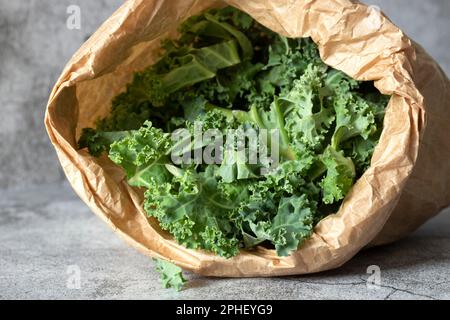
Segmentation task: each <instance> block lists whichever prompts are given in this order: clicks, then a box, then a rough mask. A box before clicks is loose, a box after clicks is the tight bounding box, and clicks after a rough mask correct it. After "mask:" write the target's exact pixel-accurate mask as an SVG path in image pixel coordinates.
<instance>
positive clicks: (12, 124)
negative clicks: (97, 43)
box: [0, 0, 450, 189]
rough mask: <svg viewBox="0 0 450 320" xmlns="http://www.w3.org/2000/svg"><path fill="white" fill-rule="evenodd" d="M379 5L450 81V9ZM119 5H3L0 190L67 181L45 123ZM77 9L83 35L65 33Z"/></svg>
mask: <svg viewBox="0 0 450 320" xmlns="http://www.w3.org/2000/svg"><path fill="white" fill-rule="evenodd" d="M365 2H366V3H368V4H374V5H378V6H379V7H380V8H381V9H382V10H383V11H384V12H386V14H387V15H388V16H390V17H391V19H392V20H393V21H394V22H395V23H397V24H398V25H399V26H400V27H401V28H402V29H404V30H405V31H406V32H407V33H408V34H409V35H410V36H411V37H412V38H413V39H416V40H417V41H418V42H419V43H421V44H423V46H424V47H425V48H426V49H427V50H428V51H429V52H430V53H431V54H432V55H433V56H434V57H435V58H436V59H437V60H438V61H439V62H440V63H441V65H442V67H443V68H444V70H445V71H446V72H447V73H448V74H450V55H449V54H448V51H449V49H450V47H449V46H450V33H449V32H448V30H449V29H450V19H449V17H450V1H448V0H428V1H423V0H395V1H392V0H366V1H365ZM121 3H122V1H121V0H101V1H90V0H20V1H10V0H0V106H1V110H2V116H1V117H0V189H2V188H20V187H23V186H28V185H30V184H39V183H46V182H60V181H62V180H63V179H64V177H63V175H62V173H61V169H60V167H59V165H58V163H57V160H56V156H55V154H54V152H52V147H51V146H50V144H49V143H48V138H47V136H46V133H45V130H44V126H43V117H44V109H45V104H46V101H47V97H48V94H49V92H50V90H51V87H52V85H53V84H54V83H55V81H56V79H57V77H58V75H59V73H60V71H61V70H62V68H63V66H64V64H65V63H66V62H67V60H68V59H69V58H70V56H71V55H72V54H73V53H74V52H75V51H76V49H77V48H78V47H79V46H80V45H81V44H82V43H83V41H84V40H85V39H86V38H87V37H88V36H89V35H90V34H91V33H92V32H94V31H95V30H96V29H97V27H98V26H99V25H100V24H101V23H102V22H103V21H104V20H105V19H106V18H107V17H108V16H109V15H110V14H111V13H112V12H113V11H114V10H115V9H116V8H117V7H119V5H120V4H121ZM70 5H78V6H79V7H80V10H81V29H80V30H69V29H68V28H67V27H66V21H67V18H68V14H67V12H66V11H67V7H68V6H70Z"/></svg>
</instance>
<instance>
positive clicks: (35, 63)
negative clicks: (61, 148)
mask: <svg viewBox="0 0 450 320" xmlns="http://www.w3.org/2000/svg"><path fill="white" fill-rule="evenodd" d="M122 2H123V1H121V0H101V1H91V0H62V1H60V0H19V1H10V0H0V106H1V107H0V110H1V112H2V116H1V117H0V189H1V188H20V187H23V186H28V185H30V184H38V183H45V182H59V181H62V180H63V179H64V177H63V174H62V173H61V169H60V166H59V164H58V162H57V159H56V155H55V153H54V151H53V148H52V147H51V145H50V143H49V140H48V137H47V134H46V132H45V130H44V110H45V105H46V103H47V98H48V95H49V94H50V91H51V88H52V86H53V84H54V83H55V82H56V80H57V78H58V76H59V74H60V72H61V71H62V69H63V67H64V65H65V63H66V62H67V61H68V60H69V58H70V57H71V56H72V55H73V53H74V52H75V51H76V50H77V49H78V48H79V47H80V45H81V44H82V43H83V42H84V41H85V39H86V38H87V37H89V35H90V34H92V33H93V32H94V31H95V30H96V29H97V28H98V26H100V24H101V23H102V22H103V21H104V20H106V19H107V18H108V17H109V16H110V15H111V13H112V12H114V10H115V9H116V8H118V7H119V5H120V4H121V3H122ZM69 5H78V6H79V7H80V9H81V29H79V30H77V29H73V30H69V29H68V28H67V27H66V20H67V18H68V14H67V13H66V10H67V7H68V6H69Z"/></svg>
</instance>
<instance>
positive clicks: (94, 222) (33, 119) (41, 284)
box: [0, 0, 450, 300]
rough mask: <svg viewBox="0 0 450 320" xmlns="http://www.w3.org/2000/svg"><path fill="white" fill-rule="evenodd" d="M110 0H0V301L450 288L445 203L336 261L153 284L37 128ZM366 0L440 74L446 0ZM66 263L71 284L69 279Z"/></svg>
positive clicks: (382, 293) (139, 258) (448, 25)
mask: <svg viewBox="0 0 450 320" xmlns="http://www.w3.org/2000/svg"><path fill="white" fill-rule="evenodd" d="M121 2H122V1H120V0H102V1H99V0H97V1H92V0H17V1H9V0H0V110H1V111H5V112H4V113H3V114H2V115H1V116H0V300H1V299H24V298H25V299H63V298H66V299H80V298H84V299H180V298H188V299H243V298H247V299H450V280H449V279H450V268H449V266H450V232H449V230H450V208H449V209H447V210H445V211H443V212H442V213H441V214H440V215H439V216H438V217H437V218H435V219H433V220H432V221H430V222H429V223H427V224H426V225H425V226H423V227H422V228H421V229H420V230H419V231H417V232H416V233H414V234H413V235H412V236H410V237H409V238H407V239H405V240H403V241H400V242H398V243H396V244H393V245H390V246H384V247H380V248H374V249H371V250H366V251H363V252H361V253H360V254H358V255H357V256H356V257H355V258H354V259H352V260H351V261H350V262H348V263H347V264H345V265H344V266H343V267H342V268H339V269H338V270H333V271H329V272H324V273H320V274H315V275H308V276H298V277H284V278H267V279H217V278H205V277H199V276H196V275H193V274H189V273H186V277H187V278H188V279H189V280H190V281H189V284H188V286H187V288H186V289H185V290H183V291H181V292H179V293H177V292H174V291H173V290H165V289H162V287H161V285H160V284H159V282H158V274H157V273H156V272H155V271H154V270H153V267H152V262H151V260H149V259H148V258H147V257H145V256H143V255H141V254H140V253H138V252H137V251H136V250H134V249H131V248H129V247H127V246H126V245H125V244H124V242H123V241H122V240H121V239H120V238H119V237H118V236H117V235H116V234H114V232H113V231H112V230H111V229H110V228H109V227H107V225H106V224H104V223H103V222H102V221H101V220H100V219H98V218H97V217H95V216H94V215H93V214H92V213H91V212H90V210H89V209H88V208H87V207H86V206H85V205H84V203H82V202H81V201H80V200H79V199H78V197H76V195H75V194H74V193H73V191H72V190H71V189H70V187H68V186H67V185H65V186H61V182H62V181H64V177H63V174H62V173H61V170H60V168H59V164H58V163H57V160H56V156H55V155H54V151H53V149H52V147H51V146H50V143H49V142H48V138H47V136H46V133H45V131H44V127H43V116H44V109H45V104H46V100H47V97H48V94H49V92H50V89H51V87H52V85H53V83H54V82H55V81H56V78H57V77H58V75H59V73H60V71H61V70H62V68H63V66H64V64H65V62H66V61H67V60H68V59H69V58H70V56H71V55H72V54H73V52H74V51H75V50H76V49H77V48H78V47H79V46H80V45H81V43H82V42H83V41H84V40H85V39H86V37H88V36H89V35H90V34H91V33H92V32H93V31H94V30H96V29H97V27H98V26H99V25H100V23H101V22H102V21H103V20H105V19H106V18H107V17H108V16H109V15H110V14H111V13H112V12H113V11H114V10H115V9H116V8H117V7H118V6H119V5H120V3H121ZM367 2H368V3H370V4H375V5H378V6H380V7H381V8H382V9H383V10H384V11H385V12H386V13H387V14H388V16H390V17H391V18H392V20H393V21H395V22H396V23H397V24H398V25H399V26H400V27H401V28H402V29H403V30H405V31H406V32H407V33H408V34H409V35H410V36H411V37H412V38H413V39H416V40H417V41H418V42H419V43H421V44H422V45H423V46H424V47H425V48H427V49H428V51H429V52H430V53H431V54H432V55H433V56H434V57H435V58H436V59H437V60H438V61H439V62H440V63H441V65H442V67H443V68H444V70H446V72H447V74H450V55H449V53H448V51H449V49H450V33H449V32H448V30H449V29H450V19H449V17H450V1H448V0H428V1H424V0H394V1H392V0H367ZM71 4H77V5H79V6H80V7H81V13H82V21H81V23H82V29H81V30H68V29H67V28H66V19H67V14H66V9H67V7H68V6H69V5H71ZM33 184H35V185H38V186H33ZM5 188H7V189H9V190H1V189H5ZM370 265H377V266H379V267H380V269H381V283H380V286H378V287H376V288H372V289H369V288H368V287H367V279H368V277H369V274H368V273H367V268H368V266H370ZM77 270H78V271H79V272H80V273H79V275H80V280H81V282H80V285H81V286H80V287H79V288H74V287H73V286H71V285H70V284H71V282H70V279H72V276H74V275H76V271H77Z"/></svg>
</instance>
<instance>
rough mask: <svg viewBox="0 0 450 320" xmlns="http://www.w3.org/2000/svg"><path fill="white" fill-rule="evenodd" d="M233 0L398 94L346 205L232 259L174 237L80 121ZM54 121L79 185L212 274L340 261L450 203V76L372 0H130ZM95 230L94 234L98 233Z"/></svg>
mask: <svg viewBox="0 0 450 320" xmlns="http://www.w3.org/2000/svg"><path fill="white" fill-rule="evenodd" d="M226 4H229V5H233V6H236V7H238V8H239V9H241V10H243V11H245V12H247V13H248V14H250V15H251V16H252V17H254V18H255V19H256V20H257V21H259V22H260V23H262V24H263V25H265V26H267V27H268V28H270V29H272V30H274V31H276V32H278V33H280V34H283V35H285V36H289V37H309V36H310V37H312V39H313V40H314V41H315V42H316V43H317V44H318V45H319V48H320V53H321V56H322V58H323V60H324V61H325V62H326V63H327V64H328V65H330V66H332V67H334V68H336V69H340V70H342V71H344V72H345V73H347V74H349V75H350V76H352V77H354V78H356V79H358V80H373V81H375V85H376V87H377V88H378V89H379V90H380V91H381V92H382V93H384V94H388V95H392V98H391V101H390V103H389V106H388V108H387V113H386V116H385V121H384V130H383V134H382V136H381V139H380V143H379V145H378V146H377V148H376V150H375V153H374V155H373V159H372V164H371V167H370V169H368V170H367V172H366V173H365V174H364V175H363V176H362V177H361V178H360V179H359V180H358V182H357V183H356V184H355V186H354V187H353V188H352V190H351V192H350V193H349V194H348V195H347V197H346V198H345V200H344V202H343V204H342V206H341V208H340V210H339V212H337V213H336V214H333V215H330V216H329V217H327V218H325V219H324V220H322V221H321V222H320V223H319V224H318V225H317V226H316V228H315V231H314V234H313V236H312V237H311V238H310V239H309V240H308V241H306V242H305V243H304V244H303V245H302V246H301V247H300V248H299V250H298V251H297V252H295V253H293V254H292V255H291V256H289V257H278V256H277V255H276V253H275V251H274V250H269V249H266V248H263V247H258V248H257V249H256V250H253V251H242V252H241V253H240V254H239V255H238V256H236V257H234V258H232V259H228V260H227V259H224V258H221V257H218V256H215V255H214V254H211V253H207V252H204V251H199V250H189V249H186V248H184V247H183V246H181V245H178V244H177V243H175V242H174V241H173V240H172V239H171V237H170V235H169V234H168V233H166V232H164V231H162V230H161V229H160V228H159V226H158V223H157V222H156V221H155V220H153V219H148V218H147V217H146V215H145V212H144V211H143V209H142V206H141V205H142V200H143V197H142V191H141V190H139V189H133V188H131V187H130V186H128V185H127V183H126V179H125V176H124V173H123V172H122V170H121V169H119V168H118V167H117V166H115V165H113V164H112V162H110V161H109V160H108V159H107V157H102V158H100V159H97V158H94V157H92V156H90V155H89V154H88V153H87V152H86V151H84V150H81V151H80V150H77V148H76V140H77V138H78V136H79V134H80V131H81V129H82V128H84V127H87V126H91V125H93V123H94V121H95V119H97V118H98V117H100V116H104V115H105V114H107V113H108V110H109V107H110V102H111V99H112V98H113V97H114V96H115V95H117V94H118V93H119V92H121V91H122V90H123V89H124V87H125V84H126V83H127V82H129V81H130V80H131V77H132V73H133V72H134V71H137V70H141V69H143V68H144V67H146V66H148V65H150V64H152V62H154V61H155V59H156V57H157V50H158V47H159V42H160V40H161V39H162V38H165V37H170V36H173V35H175V34H176V27H177V25H178V24H179V23H180V22H181V21H183V20H184V19H186V18H187V17H189V16H191V15H194V14H196V13H199V12H200V11H202V10H204V9H207V8H209V7H212V6H223V5H226ZM45 124H46V127H47V130H48V134H49V136H50V139H51V141H52V143H53V144H54V146H55V149H56V152H57V154H58V157H59V160H60V162H61V165H62V167H63V169H64V172H65V173H66V175H67V178H68V180H69V181H70V183H71V184H72V186H73V188H74V189H75V191H76V192H77V193H78V195H79V196H80V197H81V199H83V201H84V202H86V204H87V205H88V206H89V207H90V208H91V209H92V210H93V211H94V212H95V213H96V214H97V215H98V216H100V217H101V218H103V220H105V221H106V222H107V223H108V224H109V225H110V226H111V227H112V228H113V229H114V231H116V232H117V233H118V234H120V235H121V236H122V237H123V238H124V239H125V240H126V241H127V242H128V243H129V244H131V245H132V246H133V247H135V248H137V249H139V250H140V251H142V252H143V253H144V254H146V255H148V256H152V257H160V258H165V259H168V260H170V261H172V262H174V263H176V264H177V265H179V266H181V267H183V268H185V269H188V270H191V271H193V272H196V273H200V274H203V275H209V276H226V277H246V276H280V275H292V274H305V273H311V272H318V271H323V270H328V269H332V268H336V267H338V266H340V265H342V264H343V263H345V262H346V261H348V260H349V259H350V258H351V257H353V256H354V255H355V254H356V253H357V252H358V251H359V250H361V249H362V248H364V247H366V246H368V245H379V244H384V243H388V242H392V241H395V240H397V239H399V238H401V237H403V236H405V235H407V234H408V233H410V232H412V231H413V230H415V229H416V228H417V227H419V226H420V225H421V224H422V223H424V222H425V221H426V220H427V219H429V218H431V217H432V216H433V215H435V214H436V213H438V212H439V211H440V210H441V209H442V208H444V207H446V206H447V205H449V204H450V179H449V178H450V85H449V80H448V78H447V77H446V76H445V74H444V73H443V72H442V70H441V69H440V68H439V66H438V65H437V64H436V63H435V62H434V61H433V60H432V59H431V58H430V57H429V56H428V55H427V54H426V53H425V51H424V50H423V49H422V48H421V47H420V46H418V45H417V44H415V43H413V42H412V41H411V40H410V39H408V37H407V36H406V35H405V34H404V33H403V32H402V31H401V30H399V29H398V28H397V27H396V26H395V25H394V24H392V23H391V22H390V21H389V20H388V19H387V18H386V17H385V16H384V15H382V14H381V13H380V12H378V11H377V10H376V9H374V8H370V7H367V6H365V5H362V4H360V3H357V2H354V1H349V0H315V1H314V0H246V1H239V0H227V1H212V0H203V1H201V0H197V1H196V0H153V1H150V0H130V1H128V2H126V3H125V4H124V5H123V6H122V7H121V8H120V9H119V10H118V11H117V12H115V13H114V14H113V15H112V16H111V17H110V18H109V19H108V20H107V21H106V22H105V23H104V24H103V25H102V26H101V27H100V28H99V30H98V31H97V32H96V33H95V34H94V35H93V36H92V37H91V38H90V39H89V40H88V41H87V42H86V43H85V44H84V45H83V46H82V47H81V48H80V49H79V50H78V52H77V53H76V54H75V55H74V56H73V58H72V59H71V60H70V62H69V63H68V64H67V66H66V67H65V69H64V71H63V73H62V75H61V77H60V78H59V80H58V82H57V83H56V84H55V87H54V89H53V91H52V93H51V96H50V99H49V102H48V107H47V112H46V117H45ZM93 236H95V235H93Z"/></svg>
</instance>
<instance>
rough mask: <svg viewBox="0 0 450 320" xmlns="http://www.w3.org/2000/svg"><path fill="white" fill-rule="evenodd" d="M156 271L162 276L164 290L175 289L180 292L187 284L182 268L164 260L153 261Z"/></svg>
mask: <svg viewBox="0 0 450 320" xmlns="http://www.w3.org/2000/svg"><path fill="white" fill-rule="evenodd" d="M153 261H154V262H155V267H156V271H158V272H159V273H160V275H161V283H162V285H163V287H164V288H174V289H175V290H177V291H180V290H181V289H182V288H183V287H184V285H185V284H186V282H187V281H186V279H184V277H183V270H181V268H180V267H178V266H176V265H174V264H173V263H170V262H168V261H166V260H162V259H153Z"/></svg>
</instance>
